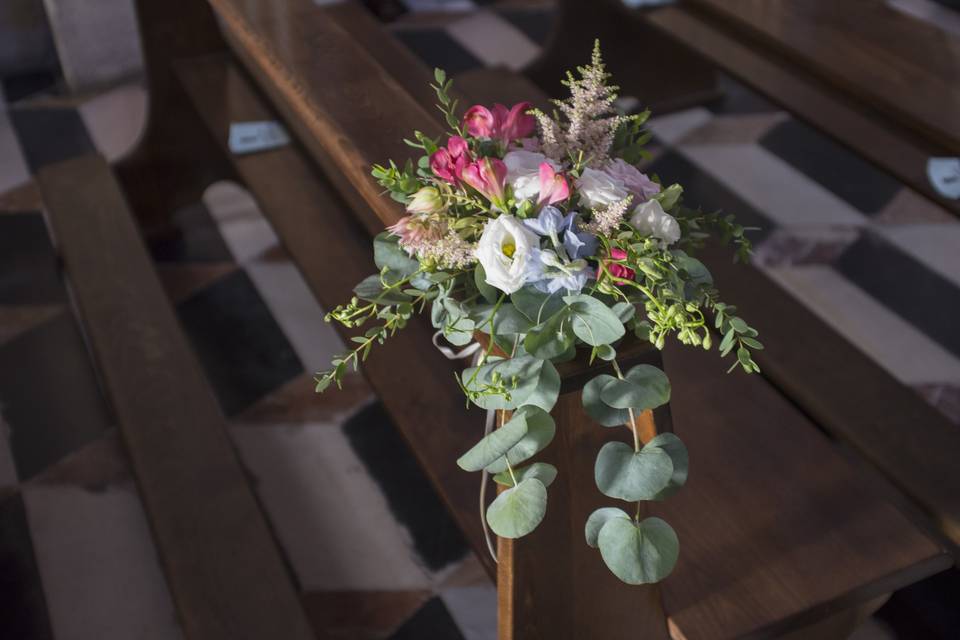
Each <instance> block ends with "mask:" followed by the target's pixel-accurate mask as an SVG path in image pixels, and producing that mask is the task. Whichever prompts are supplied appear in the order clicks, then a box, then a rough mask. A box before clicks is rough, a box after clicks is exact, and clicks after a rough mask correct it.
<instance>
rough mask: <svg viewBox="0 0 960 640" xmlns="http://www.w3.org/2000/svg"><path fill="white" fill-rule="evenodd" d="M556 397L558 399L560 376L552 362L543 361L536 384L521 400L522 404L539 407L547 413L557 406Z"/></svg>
mask: <svg viewBox="0 0 960 640" xmlns="http://www.w3.org/2000/svg"><path fill="white" fill-rule="evenodd" d="M558 397H560V374H559V373H558V372H557V368H556V367H555V366H553V363H552V362H550V361H549V360H544V361H543V363H542V365H541V367H540V375H539V376H538V378H537V384H536V386H535V387H534V388H533V390H532V391H531V392H530V393H529V394H528V395H527V396H526V397H525V398H524V399H523V404H524V405H533V406H535V407H540V408H541V409H543V410H544V411H547V412H549V411H552V410H553V406H554V405H555V404H557V398H558ZM521 408H522V407H521Z"/></svg>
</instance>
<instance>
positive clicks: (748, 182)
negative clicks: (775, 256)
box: [679, 144, 867, 227]
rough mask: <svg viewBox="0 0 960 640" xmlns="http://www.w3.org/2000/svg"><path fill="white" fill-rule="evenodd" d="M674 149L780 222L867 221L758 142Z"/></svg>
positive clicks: (802, 224) (837, 223) (839, 223)
mask: <svg viewBox="0 0 960 640" xmlns="http://www.w3.org/2000/svg"><path fill="white" fill-rule="evenodd" d="M679 148H680V150H681V151H682V152H683V154H684V155H685V156H687V157H688V158H690V160H692V161H693V162H694V163H695V164H696V165H697V166H699V167H700V168H701V169H703V170H704V171H706V172H707V173H710V174H712V175H713V176H714V177H716V178H717V179H719V180H720V181H721V182H723V183H724V184H725V185H726V186H727V187H729V188H730V189H732V190H734V191H735V192H736V193H737V194H738V195H740V196H741V197H742V198H743V199H744V200H746V201H747V202H749V203H750V204H751V205H753V206H754V207H756V208H757V209H758V210H759V211H761V212H762V213H763V214H764V215H766V216H768V217H770V218H771V219H773V220H774V221H776V222H777V224H778V225H780V226H785V227H789V226H806V225H828V224H835V225H853V226H860V225H864V224H866V222H867V219H866V218H865V217H864V216H863V215H862V214H861V213H860V212H858V211H856V210H855V209H854V208H853V207H851V206H850V205H849V204H847V203H846V202H844V201H843V200H841V199H840V198H838V197H837V196H835V195H834V194H833V193H831V192H830V191H829V190H827V189H825V188H823V187H822V186H820V185H819V184H817V183H816V182H814V181H812V180H810V179H809V178H807V177H806V176H804V175H803V174H801V173H800V172H798V171H796V170H795V169H793V168H792V167H791V166H790V165H788V164H787V163H786V162H784V161H783V160H781V159H780V158H778V157H777V156H775V155H773V154H772V153H770V152H768V151H767V150H766V149H764V148H763V147H760V146H758V145H753V144H748V145H722V144H717V145H703V146H699V145H690V146H687V145H681V146H680V147H679ZM733 213H736V212H735V211H734V212H733Z"/></svg>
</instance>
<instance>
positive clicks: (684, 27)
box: [647, 2, 960, 214]
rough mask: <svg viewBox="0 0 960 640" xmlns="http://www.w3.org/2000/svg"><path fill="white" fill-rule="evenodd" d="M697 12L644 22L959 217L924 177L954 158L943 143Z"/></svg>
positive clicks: (673, 9)
mask: <svg viewBox="0 0 960 640" xmlns="http://www.w3.org/2000/svg"><path fill="white" fill-rule="evenodd" d="M834 4H836V5H837V6H838V7H843V8H846V9H849V8H850V6H851V5H850V4H849V3H840V2H838V3H834ZM699 6H700V5H691V4H684V5H678V6H669V7H664V8H662V9H658V10H657V11H654V12H650V13H649V14H647V19H648V20H649V21H650V22H651V23H652V24H654V25H656V26H658V27H660V28H661V29H663V30H664V31H666V32H668V33H670V34H671V35H672V36H674V37H676V38H677V39H679V40H681V41H683V42H684V43H685V44H686V45H687V46H689V47H691V48H693V49H694V50H696V51H698V52H699V53H701V54H703V55H705V56H707V57H709V58H710V59H711V60H712V61H713V62H714V63H715V64H717V66H719V67H720V68H722V69H723V70H724V71H727V72H728V73H730V74H731V75H733V76H735V77H736V78H738V79H739V80H741V81H743V82H744V83H745V84H747V85H748V86H750V87H752V88H754V89H756V90H757V91H758V92H760V93H762V94H763V95H765V96H767V97H769V98H770V99H771V100H772V101H773V102H776V103H777V104H780V105H781V106H783V107H784V108H785V109H786V110H788V111H790V112H791V113H793V114H794V115H796V116H797V117H798V118H800V119H801V120H805V121H807V122H809V123H811V124H813V125H814V126H815V127H817V128H818V129H820V130H821V131H823V132H825V133H826V134H828V135H829V136H831V137H833V138H835V139H836V140H838V141H839V142H840V143H842V144H844V145H846V146H848V147H850V148H851V149H852V150H853V151H855V152H856V153H857V154H859V155H860V156H862V157H863V158H865V159H867V160H868V161H870V162H872V163H874V164H876V165H877V166H878V167H880V168H881V169H883V170H884V171H887V172H889V173H890V174H891V175H893V176H894V177H896V178H897V179H899V180H901V181H903V182H904V183H905V184H907V185H908V186H910V187H911V188H912V189H914V190H916V191H917V192H918V193H921V194H923V195H924V196H926V197H927V198H929V199H931V200H933V201H934V202H936V203H937V204H939V205H940V206H942V207H944V208H946V209H948V210H950V211H952V212H953V213H955V214H960V201H956V200H948V199H946V198H944V197H942V196H940V195H939V194H938V193H937V192H936V190H935V189H934V188H933V187H932V186H931V185H930V182H929V180H928V178H927V160H928V159H929V158H930V157H931V156H942V155H950V153H951V152H950V148H949V147H948V146H947V143H946V141H942V142H941V141H938V140H937V139H931V138H929V137H926V136H922V135H918V134H917V132H916V130H915V129H911V128H910V127H909V125H908V124H907V123H905V122H904V121H900V120H897V119H894V118H890V117H888V116H889V114H888V113H887V114H885V113H884V112H882V111H880V110H878V109H877V105H876V103H875V102H873V101H865V100H861V99H858V98H857V97H856V95H855V94H852V93H851V92H849V91H843V90H840V89H838V88H837V86H835V85H834V84H831V83H830V82H828V81H827V80H826V79H825V78H824V77H823V76H822V74H821V75H818V74H815V73H813V72H812V71H810V70H809V68H808V67H807V66H801V65H798V64H796V62H794V61H793V60H792V59H791V58H788V57H787V56H785V55H784V54H783V53H782V51H780V50H779V49H778V48H774V47H771V46H764V42H761V41H758V40H757V39H756V38H753V39H751V38H750V37H749V35H748V34H745V33H744V31H743V29H737V28H734V27H733V26H731V24H730V21H728V20H721V19H718V18H717V17H716V16H714V15H713V14H712V13H707V12H704V11H702V10H696V8H697V7H699ZM838 63H839V61H838ZM908 92H909V91H908ZM956 113H958V112H957V111H954V112H953V114H954V117H957V116H956ZM953 154H954V155H956V152H953Z"/></svg>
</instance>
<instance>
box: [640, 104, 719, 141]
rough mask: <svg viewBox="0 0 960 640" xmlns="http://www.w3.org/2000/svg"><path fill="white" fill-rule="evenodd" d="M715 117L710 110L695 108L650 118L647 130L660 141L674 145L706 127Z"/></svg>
mask: <svg viewBox="0 0 960 640" xmlns="http://www.w3.org/2000/svg"><path fill="white" fill-rule="evenodd" d="M713 117H714V116H713V114H712V113H710V111H709V110H707V109H705V108H703V107H694V108H692V109H684V110H683V111H677V112H675V113H670V114H667V115H664V116H656V117H653V118H650V120H649V121H648V124H647V128H649V129H650V131H652V132H653V135H654V136H656V138H657V140H658V141H660V142H664V143H666V144H670V145H672V144H674V143H676V142H677V141H679V140H680V139H682V138H683V137H684V136H686V135H687V134H688V133H690V132H691V131H694V130H696V129H699V128H700V127H702V126H703V125H705V124H706V123H707V122H709V121H710V120H711V119H712V118H713Z"/></svg>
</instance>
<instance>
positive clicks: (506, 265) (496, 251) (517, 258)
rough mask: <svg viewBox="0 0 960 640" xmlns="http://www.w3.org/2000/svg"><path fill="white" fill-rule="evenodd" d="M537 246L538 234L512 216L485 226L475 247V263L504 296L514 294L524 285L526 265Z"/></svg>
mask: <svg viewBox="0 0 960 640" xmlns="http://www.w3.org/2000/svg"><path fill="white" fill-rule="evenodd" d="M538 247H539V239H538V238H537V234H535V233H534V232H533V231H531V230H529V229H527V228H526V227H525V226H523V224H522V223H521V222H520V221H519V220H517V219H516V218H515V217H514V216H511V215H502V216H500V217H499V218H497V219H495V220H491V221H490V222H488V223H487V226H486V227H485V228H484V230H483V235H481V236H480V242H479V243H478V244H477V260H479V261H480V264H481V265H483V271H484V273H486V276H487V284H489V285H490V286H493V287H496V288H497V289H500V290H501V291H503V292H504V293H513V292H514V291H517V290H518V289H520V287H522V286H523V285H524V284H526V281H527V265H528V263H529V261H530V255H531V252H532V250H533V249H536V248H538Z"/></svg>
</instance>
